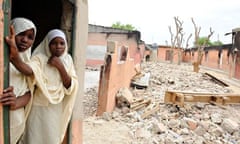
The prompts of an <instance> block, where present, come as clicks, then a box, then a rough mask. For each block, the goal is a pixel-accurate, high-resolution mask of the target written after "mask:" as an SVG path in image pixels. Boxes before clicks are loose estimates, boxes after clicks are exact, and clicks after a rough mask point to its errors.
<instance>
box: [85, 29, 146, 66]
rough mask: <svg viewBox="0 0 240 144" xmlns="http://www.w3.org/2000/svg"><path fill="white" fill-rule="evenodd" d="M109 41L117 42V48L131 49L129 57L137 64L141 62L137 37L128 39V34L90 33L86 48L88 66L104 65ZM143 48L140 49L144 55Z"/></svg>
mask: <svg viewBox="0 0 240 144" xmlns="http://www.w3.org/2000/svg"><path fill="white" fill-rule="evenodd" d="M107 41H116V42H117V46H118V47H120V46H126V47H128V49H129V57H130V58H133V59H136V62H140V61H141V60H139V59H138V58H141V57H136V56H135V55H136V52H138V43H137V41H136V38H135V37H128V35H127V34H114V33H111V34H107V33H93V32H91V33H88V46H87V48H86V56H87V59H86V65H87V66H100V65H102V64H103V63H104V57H105V55H104V54H105V52H106V49H107ZM142 47H143V46H141V48H140V52H141V53H143V49H144V48H142Z"/></svg>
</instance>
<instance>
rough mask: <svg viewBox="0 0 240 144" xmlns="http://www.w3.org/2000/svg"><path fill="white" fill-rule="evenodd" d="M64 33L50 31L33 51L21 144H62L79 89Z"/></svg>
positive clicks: (56, 30)
mask: <svg viewBox="0 0 240 144" xmlns="http://www.w3.org/2000/svg"><path fill="white" fill-rule="evenodd" d="M67 51H68V46H67V40H66V36H65V34H64V33H63V32H62V31H61V30H58V29H54V30H51V31H50V32H49V33H48V34H47V35H46V37H45V38H44V40H43V41H42V42H41V43H40V44H39V46H37V48H36V49H35V50H34V52H33V55H32V58H31V63H30V64H29V65H30V67H31V68H32V71H33V74H34V78H33V79H32V80H33V81H32V84H33V85H34V86H35V91H34V95H33V97H34V99H33V105H32V108H31V112H30V114H29V118H28V120H27V126H26V133H25V135H24V143H26V144H61V143H62V141H63V138H64V135H65V132H66V129H67V126H68V123H69V121H70V118H71V114H72V110H73V105H74V101H75V98H76V94H77V89H78V81H77V76H76V72H75V68H74V64H73V60H72V57H71V56H70V55H69V54H68V53H67Z"/></svg>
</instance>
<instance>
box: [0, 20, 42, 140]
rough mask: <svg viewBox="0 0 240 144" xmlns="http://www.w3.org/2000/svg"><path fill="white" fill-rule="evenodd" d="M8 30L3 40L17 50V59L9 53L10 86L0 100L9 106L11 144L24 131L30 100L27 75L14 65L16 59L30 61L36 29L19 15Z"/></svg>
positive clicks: (30, 22)
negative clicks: (8, 33)
mask: <svg viewBox="0 0 240 144" xmlns="http://www.w3.org/2000/svg"><path fill="white" fill-rule="evenodd" d="M10 32H11V33H10V36H7V37H6V39H5V40H6V42H7V44H8V45H9V47H10V52H13V51H12V50H14V51H18V52H19V55H18V56H19V57H18V58H19V59H12V57H11V53H10V61H11V63H10V68H9V77H10V87H9V88H7V89H5V90H4V91H3V96H2V97H1V98H0V102H1V103H2V104H3V105H9V106H10V141H11V144H16V143H18V141H19V139H20V137H21V136H22V134H23V132H24V128H25V122H26V119H27V116H28V113H29V110H30V108H31V102H32V96H31V91H30V89H29V87H28V82H27V77H26V76H25V75H24V74H23V73H21V72H20V71H19V70H18V68H17V66H16V65H17V63H18V60H21V61H23V62H25V63H28V62H29V61H30V56H31V47H32V45H33V43H34V40H35V36H36V32H37V31H36V27H35V25H34V24H33V22H32V21H30V20H28V19H26V18H20V17H19V18H14V19H13V20H12V21H11V27H10Z"/></svg>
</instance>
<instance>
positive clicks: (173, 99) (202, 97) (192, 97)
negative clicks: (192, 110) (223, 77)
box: [164, 91, 240, 106]
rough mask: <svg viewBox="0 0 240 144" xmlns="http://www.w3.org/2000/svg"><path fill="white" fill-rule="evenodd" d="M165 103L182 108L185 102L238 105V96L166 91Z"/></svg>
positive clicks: (239, 101)
mask: <svg viewBox="0 0 240 144" xmlns="http://www.w3.org/2000/svg"><path fill="white" fill-rule="evenodd" d="M164 102H165V103H171V104H177V105H178V106H184V103H185V102H203V103H217V104H221V105H225V104H234V103H240V94H211V93H196V92H180V91H166V92H165V97H164Z"/></svg>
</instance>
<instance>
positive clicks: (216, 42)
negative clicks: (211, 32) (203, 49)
mask: <svg viewBox="0 0 240 144" xmlns="http://www.w3.org/2000/svg"><path fill="white" fill-rule="evenodd" d="M212 44H213V45H214V46H218V45H223V43H222V42H221V41H220V40H218V41H214V42H213V43H212Z"/></svg>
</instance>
